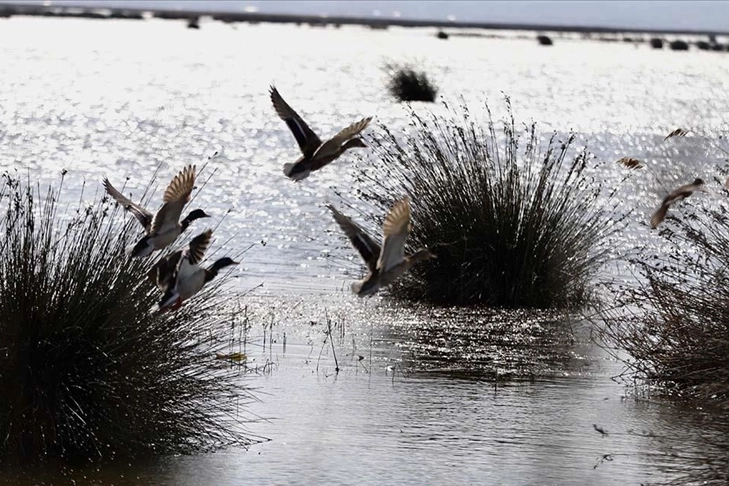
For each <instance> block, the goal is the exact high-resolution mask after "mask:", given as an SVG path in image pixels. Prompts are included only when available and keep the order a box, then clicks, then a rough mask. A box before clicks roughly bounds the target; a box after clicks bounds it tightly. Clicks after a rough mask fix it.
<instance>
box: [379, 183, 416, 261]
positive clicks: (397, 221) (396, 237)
mask: <svg viewBox="0 0 729 486" xmlns="http://www.w3.org/2000/svg"><path fill="white" fill-rule="evenodd" d="M409 232H410V200H409V199H408V197H407V196H406V197H404V198H402V199H400V200H399V201H397V202H396V203H395V204H394V205H393V206H392V209H390V212H389V213H387V217H385V222H384V223H383V225H382V235H383V237H382V252H381V253H380V258H379V260H378V261H377V269H378V270H380V271H381V272H386V271H388V270H390V269H391V268H392V267H394V266H396V265H399V264H400V263H402V262H403V260H404V259H405V240H406V239H407V237H408V233H409Z"/></svg>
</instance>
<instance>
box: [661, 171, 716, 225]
mask: <svg viewBox="0 0 729 486" xmlns="http://www.w3.org/2000/svg"><path fill="white" fill-rule="evenodd" d="M703 186H704V181H703V180H701V179H699V178H696V180H694V181H693V182H692V183H691V184H684V185H683V186H681V187H679V188H677V189H674V190H673V191H671V192H670V193H669V194H668V195H667V196H666V197H664V198H663V202H662V203H661V207H659V208H658V210H657V211H656V212H655V213H653V216H651V228H656V227H657V226H658V225H659V224H661V223H662V222H663V220H664V219H665V218H666V213H668V208H669V207H671V204H673V203H675V202H678V201H681V200H683V199H686V198H687V197H689V196H690V195H691V194H693V193H694V192H696V191H703V190H704V188H703Z"/></svg>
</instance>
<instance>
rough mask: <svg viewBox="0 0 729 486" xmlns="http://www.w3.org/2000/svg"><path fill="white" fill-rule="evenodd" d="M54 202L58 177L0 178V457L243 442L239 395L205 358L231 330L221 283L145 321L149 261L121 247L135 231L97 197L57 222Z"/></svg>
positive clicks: (227, 371) (233, 374)
mask: <svg viewBox="0 0 729 486" xmlns="http://www.w3.org/2000/svg"><path fill="white" fill-rule="evenodd" d="M82 197H83V196H82ZM62 200H63V182H61V184H60V185H58V187H56V188H54V187H48V188H47V189H42V188H41V187H40V186H39V185H38V184H33V183H31V182H30V181H28V180H26V181H23V180H21V179H18V178H17V177H14V176H11V175H9V174H5V175H4V177H3V181H2V187H1V188H0V221H1V222H2V226H1V228H2V229H1V230H0V231H1V233H0V251H2V255H3V258H2V259H0V461H2V462H20V463H24V462H33V461H39V460H48V459H53V458H58V459H61V460H68V461H74V460H84V461H86V460H98V459H111V458H114V457H120V456H123V457H144V456H147V455H150V454H168V453H189V452H196V451H203V450H209V449H214V448H217V447H220V446H224V445H231V444H241V445H245V444H248V443H249V442H250V440H249V439H248V438H246V436H245V435H244V433H243V431H242V428H241V423H242V421H243V420H242V418H243V412H242V410H241V409H240V407H241V406H242V405H244V404H245V403H246V402H247V401H248V400H249V399H250V397H249V395H248V392H247V391H246V388H245V387H244V386H243V385H242V384H241V383H240V377H239V374H238V371H236V370H235V369H233V368H230V367H228V366H226V365H224V364H223V363H221V362H220V361H216V360H215V359H214V358H215V351H216V350H220V349H223V348H224V347H225V346H227V345H229V343H230V340H231V335H234V332H232V331H231V327H232V326H233V327H234V322H235V318H236V316H235V311H234V310H230V309H229V308H228V307H227V306H226V305H225V304H226V297H225V295H224V294H223V292H222V289H221V286H223V285H224V282H225V278H222V279H220V280H219V281H213V282H212V283H211V284H210V285H208V286H206V287H205V288H204V289H203V291H202V292H201V295H199V296H197V297H196V298H194V299H191V300H190V301H188V302H187V303H186V304H185V305H184V306H183V307H182V308H181V309H180V310H179V311H177V312H165V313H159V312H156V311H155V306H156V303H157V301H158V300H159V291H158V290H157V289H156V288H155V287H154V286H153V285H152V284H151V282H149V281H148V279H147V272H148V271H149V269H150V266H151V264H152V263H153V261H152V260H151V259H130V258H128V257H127V255H125V251H124V249H125V247H126V246H127V245H128V244H130V243H131V242H133V240H134V239H135V238H136V237H137V236H138V230H139V228H138V223H137V222H136V221H135V220H133V218H131V217H126V216H125V215H123V214H122V213H121V210H119V209H118V208H116V207H115V205H112V203H111V202H110V201H107V200H106V199H105V198H104V199H99V198H97V199H96V200H95V201H94V202H93V203H92V204H90V205H84V204H82V203H80V202H79V203H78V207H77V208H75V209H73V208H72V209H71V211H70V212H68V213H67V212H66V211H63V210H61V209H59V208H62V204H63V203H61V201H62ZM232 323H233V324H232Z"/></svg>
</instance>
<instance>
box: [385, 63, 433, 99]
mask: <svg viewBox="0 0 729 486" xmlns="http://www.w3.org/2000/svg"><path fill="white" fill-rule="evenodd" d="M386 69H387V71H388V83H387V89H388V91H389V92H390V94H391V95H392V96H393V97H394V98H395V99H396V100H398V101H428V102H433V101H435V96H436V95H437V94H438V87H437V86H436V85H435V84H434V83H433V82H432V81H431V80H430V79H429V78H428V75H427V74H425V72H422V71H416V70H415V69H414V68H412V67H410V66H395V65H387V66H386Z"/></svg>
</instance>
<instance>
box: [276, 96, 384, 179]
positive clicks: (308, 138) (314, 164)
mask: <svg viewBox="0 0 729 486" xmlns="http://www.w3.org/2000/svg"><path fill="white" fill-rule="evenodd" d="M271 102H272V103H273V107H274V108H275V109H276V113H277V114H278V116H279V117H280V118H281V119H282V120H283V121H284V122H286V126H288V127H289V130H291V133H293V134H294V138H296V142H297V143H298V144H299V148H300V149H301V153H302V156H301V157H299V159H298V160H297V161H296V162H293V163H286V164H284V167H283V172H284V174H285V175H286V176H287V177H289V178H290V179H292V180H294V181H300V180H302V179H306V178H307V177H308V176H309V174H310V173H311V172H314V171H316V170H319V169H321V168H322V167H324V166H325V165H327V164H329V163H330V162H332V161H334V160H336V159H337V158H339V156H340V155H342V154H343V153H344V152H345V151H347V150H349V149H351V148H354V147H366V145H365V143H364V142H363V141H362V139H361V138H360V137H358V136H357V135H359V133H360V132H361V131H362V130H364V129H365V128H367V125H369V123H370V121H371V120H372V117H367V118H363V119H362V120H360V121H358V122H355V123H353V124H351V125H350V126H348V127H347V128H345V129H344V130H342V131H340V132H339V133H337V134H336V135H334V136H333V137H332V138H330V139H329V140H327V141H325V142H322V141H321V139H320V138H319V137H318V136H317V134H316V133H314V131H313V130H312V129H311V128H309V126H308V125H307V124H306V122H305V121H304V120H302V119H301V117H300V116H299V115H298V113H296V112H295V111H294V110H293V108H291V107H290V106H289V105H288V103H286V101H284V99H283V98H282V97H281V95H280V94H279V92H278V90H277V89H276V88H275V87H273V86H271Z"/></svg>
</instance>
